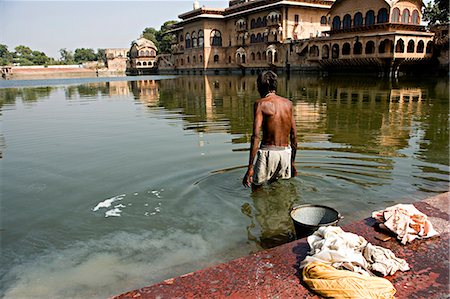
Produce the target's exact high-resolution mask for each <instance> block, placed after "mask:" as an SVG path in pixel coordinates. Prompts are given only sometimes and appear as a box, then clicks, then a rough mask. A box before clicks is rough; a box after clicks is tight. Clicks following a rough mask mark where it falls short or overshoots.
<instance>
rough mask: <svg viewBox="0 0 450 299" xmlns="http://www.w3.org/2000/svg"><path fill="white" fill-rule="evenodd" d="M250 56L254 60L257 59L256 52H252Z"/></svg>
mask: <svg viewBox="0 0 450 299" xmlns="http://www.w3.org/2000/svg"><path fill="white" fill-rule="evenodd" d="M250 57H251V58H252V61H255V53H253V52H252V54H250Z"/></svg>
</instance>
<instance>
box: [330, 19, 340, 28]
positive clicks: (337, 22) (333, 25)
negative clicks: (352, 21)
mask: <svg viewBox="0 0 450 299" xmlns="http://www.w3.org/2000/svg"><path fill="white" fill-rule="evenodd" d="M331 29H333V30H339V29H341V18H340V17H339V16H335V17H334V18H333V24H332V26H331Z"/></svg>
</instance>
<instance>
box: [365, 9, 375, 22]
mask: <svg viewBox="0 0 450 299" xmlns="http://www.w3.org/2000/svg"><path fill="white" fill-rule="evenodd" d="M373 24H375V12H374V11H373V10H369V11H368V12H367V13H366V23H365V25H366V26H371V25H373Z"/></svg>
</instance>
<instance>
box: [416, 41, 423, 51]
mask: <svg viewBox="0 0 450 299" xmlns="http://www.w3.org/2000/svg"><path fill="white" fill-rule="evenodd" d="M424 49H425V43H424V42H423V40H420V41H419V42H418V43H417V53H423V50H424Z"/></svg>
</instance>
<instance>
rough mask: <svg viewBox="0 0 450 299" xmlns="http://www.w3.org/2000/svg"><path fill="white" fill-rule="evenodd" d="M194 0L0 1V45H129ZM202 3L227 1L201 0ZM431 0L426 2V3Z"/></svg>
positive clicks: (49, 49) (49, 50) (54, 50)
mask: <svg viewBox="0 0 450 299" xmlns="http://www.w3.org/2000/svg"><path fill="white" fill-rule="evenodd" d="M193 2H194V1H193V0H159V1H156V0H141V1H128V0H121V1H113V0H108V1H83V0H74V1H65V0H51V1H37V0H28V1H23V0H0V44H6V45H7V46H8V49H9V51H14V48H15V47H16V46H19V45H25V46H28V47H30V48H31V49H32V50H38V51H42V52H44V53H45V54H47V56H50V57H53V58H56V59H59V58H60V55H59V49H61V48H66V49H68V50H72V51H73V50H75V49H76V48H93V49H94V50H95V51H97V49H98V48H127V47H129V46H130V43H131V41H133V40H135V39H137V38H138V37H139V36H140V34H141V33H142V31H143V30H144V29H145V28H146V27H154V28H156V29H159V28H160V27H161V25H162V24H163V23H164V22H165V21H168V20H178V15H179V14H181V13H184V12H187V11H190V10H192V4H193ZM199 2H200V5H204V6H206V7H222V8H225V7H227V6H228V0H200V1H199ZM425 2H426V3H427V2H430V0H426V1H425Z"/></svg>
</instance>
